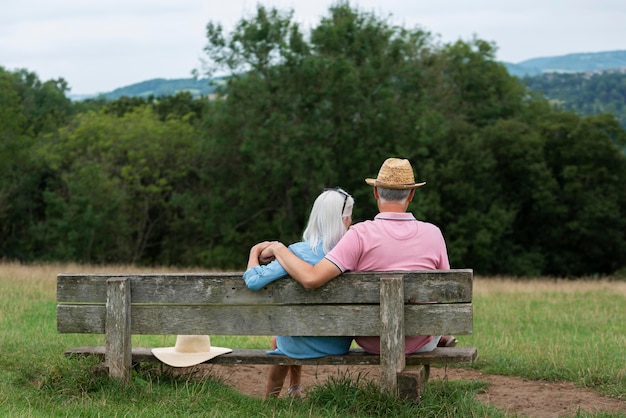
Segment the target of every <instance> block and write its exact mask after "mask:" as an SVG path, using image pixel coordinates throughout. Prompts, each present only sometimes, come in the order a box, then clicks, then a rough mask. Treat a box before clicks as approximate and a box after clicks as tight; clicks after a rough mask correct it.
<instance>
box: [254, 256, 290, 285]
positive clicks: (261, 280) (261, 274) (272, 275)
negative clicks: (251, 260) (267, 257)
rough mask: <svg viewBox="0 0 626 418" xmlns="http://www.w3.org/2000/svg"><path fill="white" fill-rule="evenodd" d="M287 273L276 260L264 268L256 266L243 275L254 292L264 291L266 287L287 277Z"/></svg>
mask: <svg viewBox="0 0 626 418" xmlns="http://www.w3.org/2000/svg"><path fill="white" fill-rule="evenodd" d="M286 275H287V272H286V271H285V269H284V268H283V266H281V265H280V263H279V262H278V261H276V260H274V261H272V262H271V263H269V264H266V265H263V266H254V267H251V268H249V269H248V270H246V272H245V273H244V274H243V280H244V281H245V282H246V286H248V287H249V288H250V289H252V290H259V289H262V288H263V287H264V286H267V285H268V284H270V283H272V282H273V281H274V280H278V279H280V278H281V277H285V276H286Z"/></svg>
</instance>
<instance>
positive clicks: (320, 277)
mask: <svg viewBox="0 0 626 418" xmlns="http://www.w3.org/2000/svg"><path fill="white" fill-rule="evenodd" d="M267 253H271V254H272V255H274V257H276V260H278V262H279V263H280V264H281V265H282V266H283V268H284V269H285V270H286V271H287V273H289V275H290V276H291V277H293V278H294V279H295V280H296V281H298V282H299V283H300V284H301V285H302V286H303V287H304V288H306V289H315V288H316V287H320V286H321V285H323V284H324V283H326V282H328V281H329V280H331V279H333V278H335V277H337V276H339V275H340V274H341V270H339V267H337V266H336V265H335V264H333V263H331V262H330V261H328V260H327V259H326V258H323V259H322V260H320V261H319V262H318V263H317V264H316V265H314V266H312V265H310V264H309V263H307V262H306V261H304V260H302V259H300V258H299V257H298V256H296V255H295V254H294V253H292V252H291V251H290V250H289V248H287V247H285V245H284V244H282V243H280V242H277V243H275V244H272V245H271V246H269V247H267V248H266V250H265V251H264V252H263V254H264V255H266V254H267Z"/></svg>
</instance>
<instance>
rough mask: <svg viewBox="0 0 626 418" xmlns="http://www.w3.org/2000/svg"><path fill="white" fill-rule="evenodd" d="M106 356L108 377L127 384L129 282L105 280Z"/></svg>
mask: <svg viewBox="0 0 626 418" xmlns="http://www.w3.org/2000/svg"><path fill="white" fill-rule="evenodd" d="M107 300H108V302H107V304H106V326H105V333H106V356H105V363H106V366H107V368H108V369H109V376H111V377H113V378H115V379H118V380H121V381H122V382H128V380H129V379H130V366H131V360H132V350H131V349H132V346H131V334H130V280H129V279H128V278H111V279H108V280H107Z"/></svg>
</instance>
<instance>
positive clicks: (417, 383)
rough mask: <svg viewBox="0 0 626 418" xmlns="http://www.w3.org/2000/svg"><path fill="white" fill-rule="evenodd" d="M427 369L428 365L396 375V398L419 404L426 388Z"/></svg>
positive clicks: (412, 368)
mask: <svg viewBox="0 0 626 418" xmlns="http://www.w3.org/2000/svg"><path fill="white" fill-rule="evenodd" d="M429 369H430V367H429V366H428V365H426V366H415V367H411V368H406V369H405V370H404V371H402V372H401V373H398V397H400V398H401V399H408V400H410V401H413V402H415V403H419V402H420V401H421V400H422V393H423V392H424V389H425V388H426V382H427V381H428V374H429Z"/></svg>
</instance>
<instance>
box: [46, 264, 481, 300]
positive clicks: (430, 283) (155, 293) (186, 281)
mask: <svg viewBox="0 0 626 418" xmlns="http://www.w3.org/2000/svg"><path fill="white" fill-rule="evenodd" d="M394 274H396V275H397V274H403V275H405V276H406V279H405V280H404V286H405V289H404V294H405V302H407V303H422V302H432V301H437V302H446V303H467V302H470V301H471V299H472V280H473V278H472V271H471V270H442V271H440V270H433V271H421V272H395V273H394V272H385V273H380V272H350V273H345V274H343V275H341V276H339V277H338V278H337V279H334V280H331V281H330V282H328V283H327V284H326V285H324V286H322V287H321V288H318V289H304V288H303V287H302V286H300V284H298V283H297V282H296V281H294V280H292V279H290V278H285V279H281V280H277V281H275V282H273V283H271V284H270V285H268V286H266V287H265V288H263V289H261V290H259V291H253V290H250V289H248V288H247V287H246V285H245V283H244V281H243V279H242V273H197V274H135V275H119V274H116V275H113V274H92V275H90V274H59V275H58V276H57V301H58V302H60V303H102V304H104V303H106V280H107V279H109V278H111V277H129V278H130V280H131V297H132V300H133V302H134V303H173V304H177V303H183V304H196V303H199V304H204V303H218V304H234V305H238V304H244V305H245V304H272V305H275V304H318V303H329V304H332V303H339V304H341V303H349V302H355V301H358V302H359V303H379V302H380V293H379V280H380V277H381V276H384V275H394Z"/></svg>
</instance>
